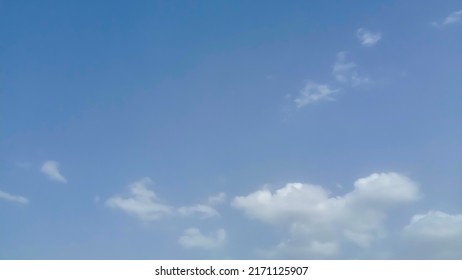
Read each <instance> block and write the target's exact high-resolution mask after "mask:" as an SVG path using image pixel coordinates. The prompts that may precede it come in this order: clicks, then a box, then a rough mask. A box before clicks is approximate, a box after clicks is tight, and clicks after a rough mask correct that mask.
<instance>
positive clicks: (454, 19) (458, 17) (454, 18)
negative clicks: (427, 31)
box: [433, 10, 462, 26]
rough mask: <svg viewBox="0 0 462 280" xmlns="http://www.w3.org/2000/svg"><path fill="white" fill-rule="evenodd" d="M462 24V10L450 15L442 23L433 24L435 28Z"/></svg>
mask: <svg viewBox="0 0 462 280" xmlns="http://www.w3.org/2000/svg"><path fill="white" fill-rule="evenodd" d="M458 22H462V10H459V11H455V12H452V13H450V14H449V15H448V16H447V17H446V18H445V19H444V20H443V21H442V22H441V23H438V22H433V25H435V26H444V25H450V24H455V23H458Z"/></svg>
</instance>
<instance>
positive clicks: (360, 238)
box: [232, 173, 419, 258]
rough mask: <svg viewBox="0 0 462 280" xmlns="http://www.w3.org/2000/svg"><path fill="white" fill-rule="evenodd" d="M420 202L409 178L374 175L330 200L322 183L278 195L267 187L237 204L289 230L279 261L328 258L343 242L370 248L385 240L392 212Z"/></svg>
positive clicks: (289, 188)
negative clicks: (376, 242) (296, 256)
mask: <svg viewBox="0 0 462 280" xmlns="http://www.w3.org/2000/svg"><path fill="white" fill-rule="evenodd" d="M418 198H419V189H418V186H417V184H416V183H414V182H413V181H411V180H410V179H409V178H407V177H406V176H404V175H401V174H398V173H374V174H371V175H370V176H368V177H365V178H360V179H358V180H357V181H356V182H355V183H354V188H353V190H352V191H350V192H349V193H347V194H345V195H343V196H331V195H330V193H329V191H328V190H326V189H325V188H323V187H321V186H318V185H312V184H302V183H289V184H286V185H285V186H284V187H282V188H280V189H278V190H276V191H274V192H272V191H271V190H269V189H267V188H266V189H261V190H258V191H256V192H253V193H250V194H248V195H246V196H239V197H236V198H234V199H233V201H232V206H233V207H235V208H236V209H239V210H242V211H243V212H244V213H246V215H247V216H248V217H250V218H252V219H255V220H258V221H261V222H263V223H266V224H268V225H271V226H273V227H277V228H280V229H282V230H283V231H286V234H287V238H286V239H285V240H283V241H282V242H281V243H280V244H279V245H278V246H277V247H276V249H275V250H276V251H277V252H278V254H279V256H280V257H281V255H282V256H283V257H284V256H286V255H298V256H303V257H313V258H327V257H333V256H335V255H337V254H339V252H340V248H341V245H342V243H345V242H347V243H349V244H353V245H356V246H358V247H368V246H370V245H371V243H372V242H374V241H375V240H377V239H380V238H383V237H384V236H385V235H386V231H385V221H386V218H387V214H388V212H389V211H390V210H391V209H392V208H393V207H395V206H397V205H400V204H403V203H408V202H412V201H415V200H416V199H418Z"/></svg>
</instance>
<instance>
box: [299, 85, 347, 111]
mask: <svg viewBox="0 0 462 280" xmlns="http://www.w3.org/2000/svg"><path fill="white" fill-rule="evenodd" d="M336 92H338V89H332V88H331V87H330V86H329V85H323V84H317V83H315V82H312V81H308V82H307V83H306V84H305V87H303V89H302V90H301V91H300V95H299V96H298V97H297V98H296V99H295V100H294V102H295V104H296V106H297V108H302V107H304V106H306V105H309V104H314V103H317V102H320V101H326V100H334V97H333V94H334V93H336Z"/></svg>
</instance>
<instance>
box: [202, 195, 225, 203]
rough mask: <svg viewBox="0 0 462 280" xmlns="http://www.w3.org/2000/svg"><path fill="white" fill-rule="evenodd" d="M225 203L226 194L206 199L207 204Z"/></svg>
mask: <svg viewBox="0 0 462 280" xmlns="http://www.w3.org/2000/svg"><path fill="white" fill-rule="evenodd" d="M225 201H226V194H225V193H223V192H221V193H218V194H216V195H212V196H210V197H209V198H208V200H207V202H208V203H209V204H212V205H218V204H222V203H224V202H225Z"/></svg>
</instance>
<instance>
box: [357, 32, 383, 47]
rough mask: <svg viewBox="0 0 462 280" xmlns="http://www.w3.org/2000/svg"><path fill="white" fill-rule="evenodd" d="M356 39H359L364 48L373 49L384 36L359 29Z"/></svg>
mask: <svg viewBox="0 0 462 280" xmlns="http://www.w3.org/2000/svg"><path fill="white" fill-rule="evenodd" d="M356 37H358V40H359V41H360V42H361V44H362V45H363V46H366V47H372V46H373V45H375V44H377V43H378V42H379V41H380V40H381V39H382V34H380V33H373V32H370V31H368V30H366V29H364V28H359V29H358V30H357V31H356Z"/></svg>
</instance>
